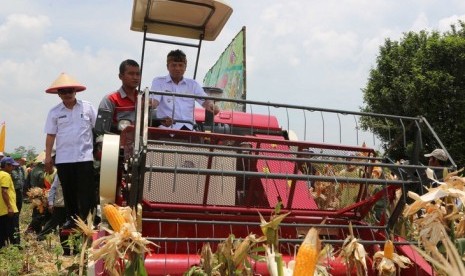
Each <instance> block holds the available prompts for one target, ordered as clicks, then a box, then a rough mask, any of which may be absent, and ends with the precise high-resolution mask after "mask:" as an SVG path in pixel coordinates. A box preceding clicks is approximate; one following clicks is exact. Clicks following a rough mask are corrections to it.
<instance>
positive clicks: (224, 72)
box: [203, 27, 246, 111]
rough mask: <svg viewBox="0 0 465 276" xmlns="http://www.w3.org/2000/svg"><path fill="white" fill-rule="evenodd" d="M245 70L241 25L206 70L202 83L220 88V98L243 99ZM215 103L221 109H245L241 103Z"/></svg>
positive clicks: (244, 95) (243, 36) (243, 28)
mask: <svg viewBox="0 0 465 276" xmlns="http://www.w3.org/2000/svg"><path fill="white" fill-rule="evenodd" d="M245 72H246V71H245V27H242V30H241V31H240V32H239V33H238V34H237V35H236V37H234V39H233V40H232V41H231V43H230V44H229V45H228V47H226V49H225V50H224V52H223V53H222V54H221V56H220V58H219V59H218V60H217V61H216V63H215V65H213V66H212V67H211V68H210V70H208V72H207V74H206V75H205V77H204V79H203V85H204V86H205V87H216V88H220V89H222V90H223V93H222V94H221V97H222V98H228V99H237V100H241V99H242V100H245V99H246V85H245V80H246V78H245ZM214 96H217V95H214ZM217 97H220V96H219V95H218V96H217ZM217 104H218V105H219V106H220V108H221V109H222V110H236V111H245V105H243V104H237V103H232V102H221V103H217Z"/></svg>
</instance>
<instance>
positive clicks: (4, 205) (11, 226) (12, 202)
mask: <svg viewBox="0 0 465 276" xmlns="http://www.w3.org/2000/svg"><path fill="white" fill-rule="evenodd" d="M15 166H19V164H18V163H16V162H15V160H14V159H13V158H12V157H4V158H3V159H2V160H1V161H0V168H1V170H0V187H1V189H2V196H1V199H0V226H1V227H0V248H2V247H3V246H5V244H6V243H7V242H10V243H15V242H16V240H15V239H14V232H15V214H17V213H18V208H17V207H16V192H15V187H14V184H13V179H12V178H11V175H10V173H11V171H12V170H13V169H14V167H15Z"/></svg>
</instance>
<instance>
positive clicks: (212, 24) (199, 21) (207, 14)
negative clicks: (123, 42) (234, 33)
mask: <svg viewBox="0 0 465 276" xmlns="http://www.w3.org/2000/svg"><path fill="white" fill-rule="evenodd" d="M231 13H232V8H231V7H230V6H229V5H228V4H227V3H226V2H225V1H222V0H190V1H179V0H134V5H133V9H132V20H131V30H133V31H139V32H143V31H144V27H145V26H146V27H147V33H152V34H161V35H168V36H176V37H184V38H192V39H199V38H200V36H201V35H202V34H203V35H204V36H203V39H204V40H208V41H213V40H215V39H216V37H217V36H218V34H219V33H220V32H221V30H222V29H223V27H224V25H225V24H226V22H227V21H228V19H229V17H230V16H231Z"/></svg>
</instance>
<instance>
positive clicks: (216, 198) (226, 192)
mask: <svg viewBox="0 0 465 276" xmlns="http://www.w3.org/2000/svg"><path fill="white" fill-rule="evenodd" d="M215 152H219V153H229V152H228V151H223V150H217V151H215ZM212 169H213V170H221V171H235V170H236V158H233V157H224V156H215V157H213V160H212ZM235 201H236V177H233V176H221V175H213V176H211V177H210V186H209V190H208V201H207V204H211V205H234V204H235Z"/></svg>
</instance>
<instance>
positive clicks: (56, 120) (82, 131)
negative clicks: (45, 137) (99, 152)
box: [44, 100, 97, 164]
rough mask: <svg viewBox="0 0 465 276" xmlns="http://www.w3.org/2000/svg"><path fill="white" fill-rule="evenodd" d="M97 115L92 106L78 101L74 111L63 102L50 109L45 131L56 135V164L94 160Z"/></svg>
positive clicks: (86, 102)
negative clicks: (94, 135)
mask: <svg viewBox="0 0 465 276" xmlns="http://www.w3.org/2000/svg"><path fill="white" fill-rule="evenodd" d="M96 114H97V113H96V111H95V108H94V107H93V106H92V104H91V103H90V102H88V101H82V100H77V101H76V104H75V105H74V106H73V109H68V108H66V106H65V105H64V104H63V103H62V102H61V103H59V104H58V105H56V106H54V107H53V108H52V109H50V111H49V112H48V116H47V121H46V123H45V128H44V131H45V133H46V134H54V135H56V136H55V143H56V157H55V163H56V164H61V163H75V162H84V161H92V160H93V158H94V157H93V153H92V151H93V138H92V128H93V127H94V126H95V120H96Z"/></svg>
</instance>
